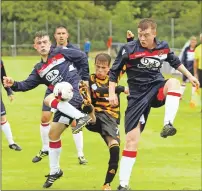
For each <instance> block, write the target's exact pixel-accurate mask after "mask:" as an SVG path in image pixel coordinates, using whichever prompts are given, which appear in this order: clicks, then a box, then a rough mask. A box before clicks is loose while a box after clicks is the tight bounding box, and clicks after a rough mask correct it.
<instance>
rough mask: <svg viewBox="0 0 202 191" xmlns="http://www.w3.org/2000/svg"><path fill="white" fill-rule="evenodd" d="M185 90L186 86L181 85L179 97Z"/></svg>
mask: <svg viewBox="0 0 202 191" xmlns="http://www.w3.org/2000/svg"><path fill="white" fill-rule="evenodd" d="M185 89H186V85H184V84H182V85H181V86H180V93H181V96H182V95H183V94H184V91H185Z"/></svg>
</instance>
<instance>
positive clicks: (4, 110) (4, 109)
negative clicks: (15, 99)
mask: <svg viewBox="0 0 202 191" xmlns="http://www.w3.org/2000/svg"><path fill="white" fill-rule="evenodd" d="M4 115H6V108H5V106H4V103H3V101H2V99H1V116H4Z"/></svg>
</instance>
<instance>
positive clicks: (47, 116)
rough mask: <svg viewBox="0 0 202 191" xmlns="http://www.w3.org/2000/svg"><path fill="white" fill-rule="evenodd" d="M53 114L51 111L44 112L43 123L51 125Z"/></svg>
mask: <svg viewBox="0 0 202 191" xmlns="http://www.w3.org/2000/svg"><path fill="white" fill-rule="evenodd" d="M51 116H52V113H51V112H49V111H46V112H43V113H42V116H41V123H49V122H50V120H51Z"/></svg>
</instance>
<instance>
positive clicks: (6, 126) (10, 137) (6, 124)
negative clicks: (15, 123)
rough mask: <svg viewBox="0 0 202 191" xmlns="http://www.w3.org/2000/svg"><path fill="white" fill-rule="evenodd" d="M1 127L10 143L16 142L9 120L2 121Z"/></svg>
mask: <svg viewBox="0 0 202 191" xmlns="http://www.w3.org/2000/svg"><path fill="white" fill-rule="evenodd" d="M1 128H2V131H3V132H4V134H5V136H6V139H7V141H8V144H9V145H11V144H14V141H13V135H12V131H11V127H10V124H9V122H8V121H6V122H1Z"/></svg>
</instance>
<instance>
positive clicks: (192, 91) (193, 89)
mask: <svg viewBox="0 0 202 191" xmlns="http://www.w3.org/2000/svg"><path fill="white" fill-rule="evenodd" d="M195 91H196V87H194V86H192V90H191V95H193V94H194V92H195Z"/></svg>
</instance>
